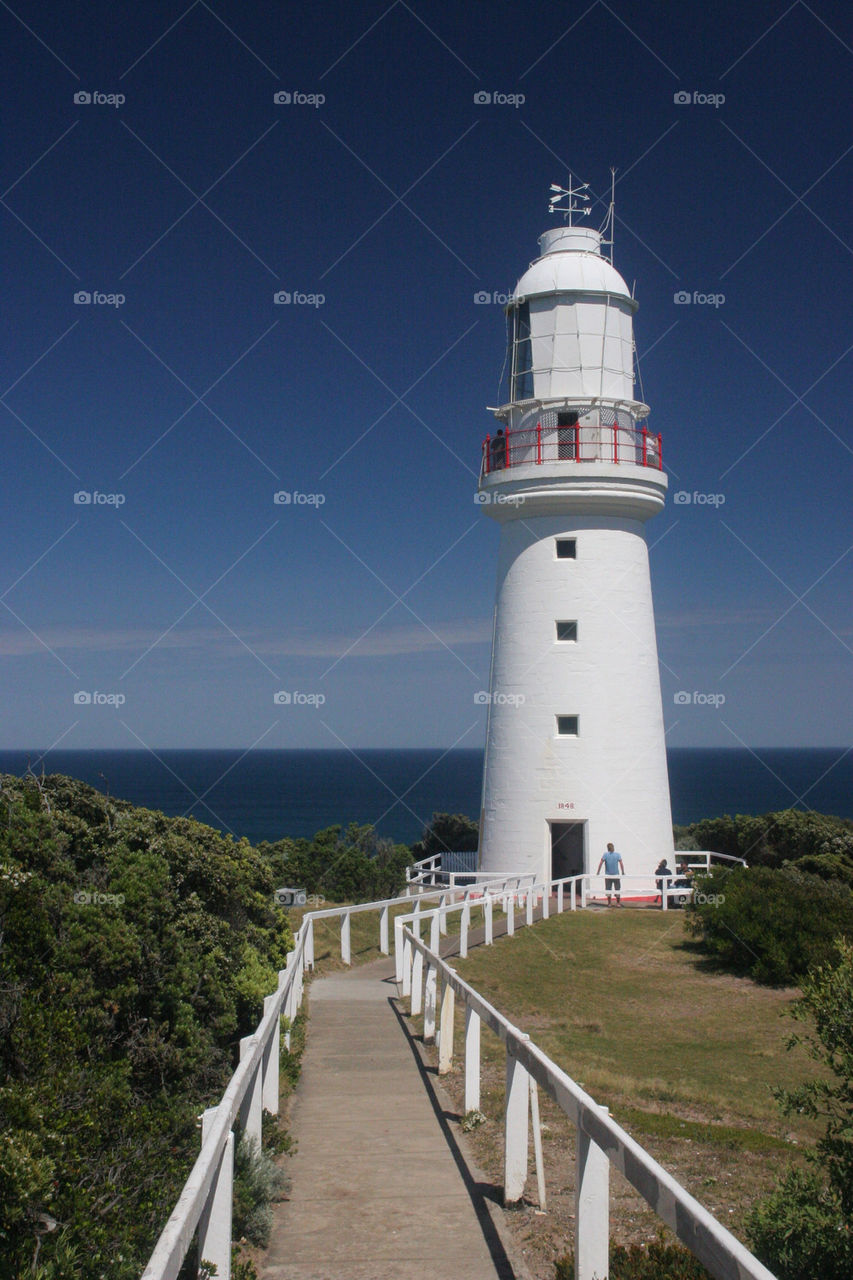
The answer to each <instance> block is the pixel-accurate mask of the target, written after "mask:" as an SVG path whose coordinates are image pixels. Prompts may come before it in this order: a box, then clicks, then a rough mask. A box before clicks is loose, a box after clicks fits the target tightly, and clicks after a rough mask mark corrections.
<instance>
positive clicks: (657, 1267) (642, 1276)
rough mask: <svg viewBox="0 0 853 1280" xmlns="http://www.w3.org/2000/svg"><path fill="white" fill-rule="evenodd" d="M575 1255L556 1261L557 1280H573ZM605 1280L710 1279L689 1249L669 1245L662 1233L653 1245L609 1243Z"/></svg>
mask: <svg viewBox="0 0 853 1280" xmlns="http://www.w3.org/2000/svg"><path fill="white" fill-rule="evenodd" d="M574 1277H575V1258H574V1254H573V1253H567V1254H566V1255H565V1257H562V1258H559V1259H558V1260H557V1262H556V1264H555V1272H554V1280H574ZM606 1280H711V1277H710V1275H709V1274H708V1272H707V1271H706V1270H705V1268H704V1267H703V1266H702V1264H701V1263H700V1262H699V1261H698V1259H696V1258H695V1257H694V1256H693V1254H692V1253H691V1252H690V1250H689V1249H685V1248H684V1246H683V1245H680V1244H667V1243H666V1241H665V1239H664V1236H663V1234H662V1233H661V1234H660V1235H658V1238H657V1239H656V1240H654V1241H652V1243H651V1244H648V1245H646V1244H632V1245H627V1246H625V1245H621V1244H613V1242H612V1241H611V1244H610V1269H609V1271H608V1273H607V1278H606Z"/></svg>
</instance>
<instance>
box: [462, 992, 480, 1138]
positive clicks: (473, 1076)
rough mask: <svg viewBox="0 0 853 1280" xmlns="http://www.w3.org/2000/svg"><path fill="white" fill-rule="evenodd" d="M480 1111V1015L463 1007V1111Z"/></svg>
mask: <svg viewBox="0 0 853 1280" xmlns="http://www.w3.org/2000/svg"><path fill="white" fill-rule="evenodd" d="M479 1110H480V1015H479V1013H476V1012H475V1011H474V1010H473V1009H472V1008H471V1006H470V1004H467V1003H466V1005H465V1111H466V1113H467V1112H468V1111H479Z"/></svg>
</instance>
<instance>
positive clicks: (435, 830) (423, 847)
mask: <svg viewBox="0 0 853 1280" xmlns="http://www.w3.org/2000/svg"><path fill="white" fill-rule="evenodd" d="M479 842H480V828H479V825H478V824H477V823H476V822H474V821H473V820H472V819H471V818H466V816H465V814H464V813H434V814H433V815H432V821H431V822H430V824H429V826H428V827H425V828H424V833H423V835H422V836H421V838H420V840H419V841H418V842H417V844H413V845H412V861H413V862H420V861H421V860H422V859H423V858H431V857H432V856H433V854H435V853H474V852H475V851H476V850H477V848H478V847H479Z"/></svg>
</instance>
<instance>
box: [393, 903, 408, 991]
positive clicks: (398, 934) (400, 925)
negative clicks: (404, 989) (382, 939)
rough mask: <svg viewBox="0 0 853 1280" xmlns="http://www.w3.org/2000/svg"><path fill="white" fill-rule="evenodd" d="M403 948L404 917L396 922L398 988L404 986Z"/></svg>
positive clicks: (395, 960)
mask: <svg viewBox="0 0 853 1280" xmlns="http://www.w3.org/2000/svg"><path fill="white" fill-rule="evenodd" d="M403 946H404V944H403V920H402V917H400V916H398V917H397V919H396V920H395V921H394V977H395V978H396V980H397V986H398V987H399V986H402V983H403V964H404V958H403V957H404V954H405V953H404V950H403Z"/></svg>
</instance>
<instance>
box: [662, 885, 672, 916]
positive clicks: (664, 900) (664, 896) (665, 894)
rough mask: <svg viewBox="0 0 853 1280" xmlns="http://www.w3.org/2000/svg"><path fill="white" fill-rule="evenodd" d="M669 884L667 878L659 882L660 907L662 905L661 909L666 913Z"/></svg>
mask: <svg viewBox="0 0 853 1280" xmlns="http://www.w3.org/2000/svg"><path fill="white" fill-rule="evenodd" d="M670 883H671V881H670V880H669V879H668V878H664V879H663V880H661V882H660V900H661V905H662V907H663V909H664V911H668V910H669V886H670Z"/></svg>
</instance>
